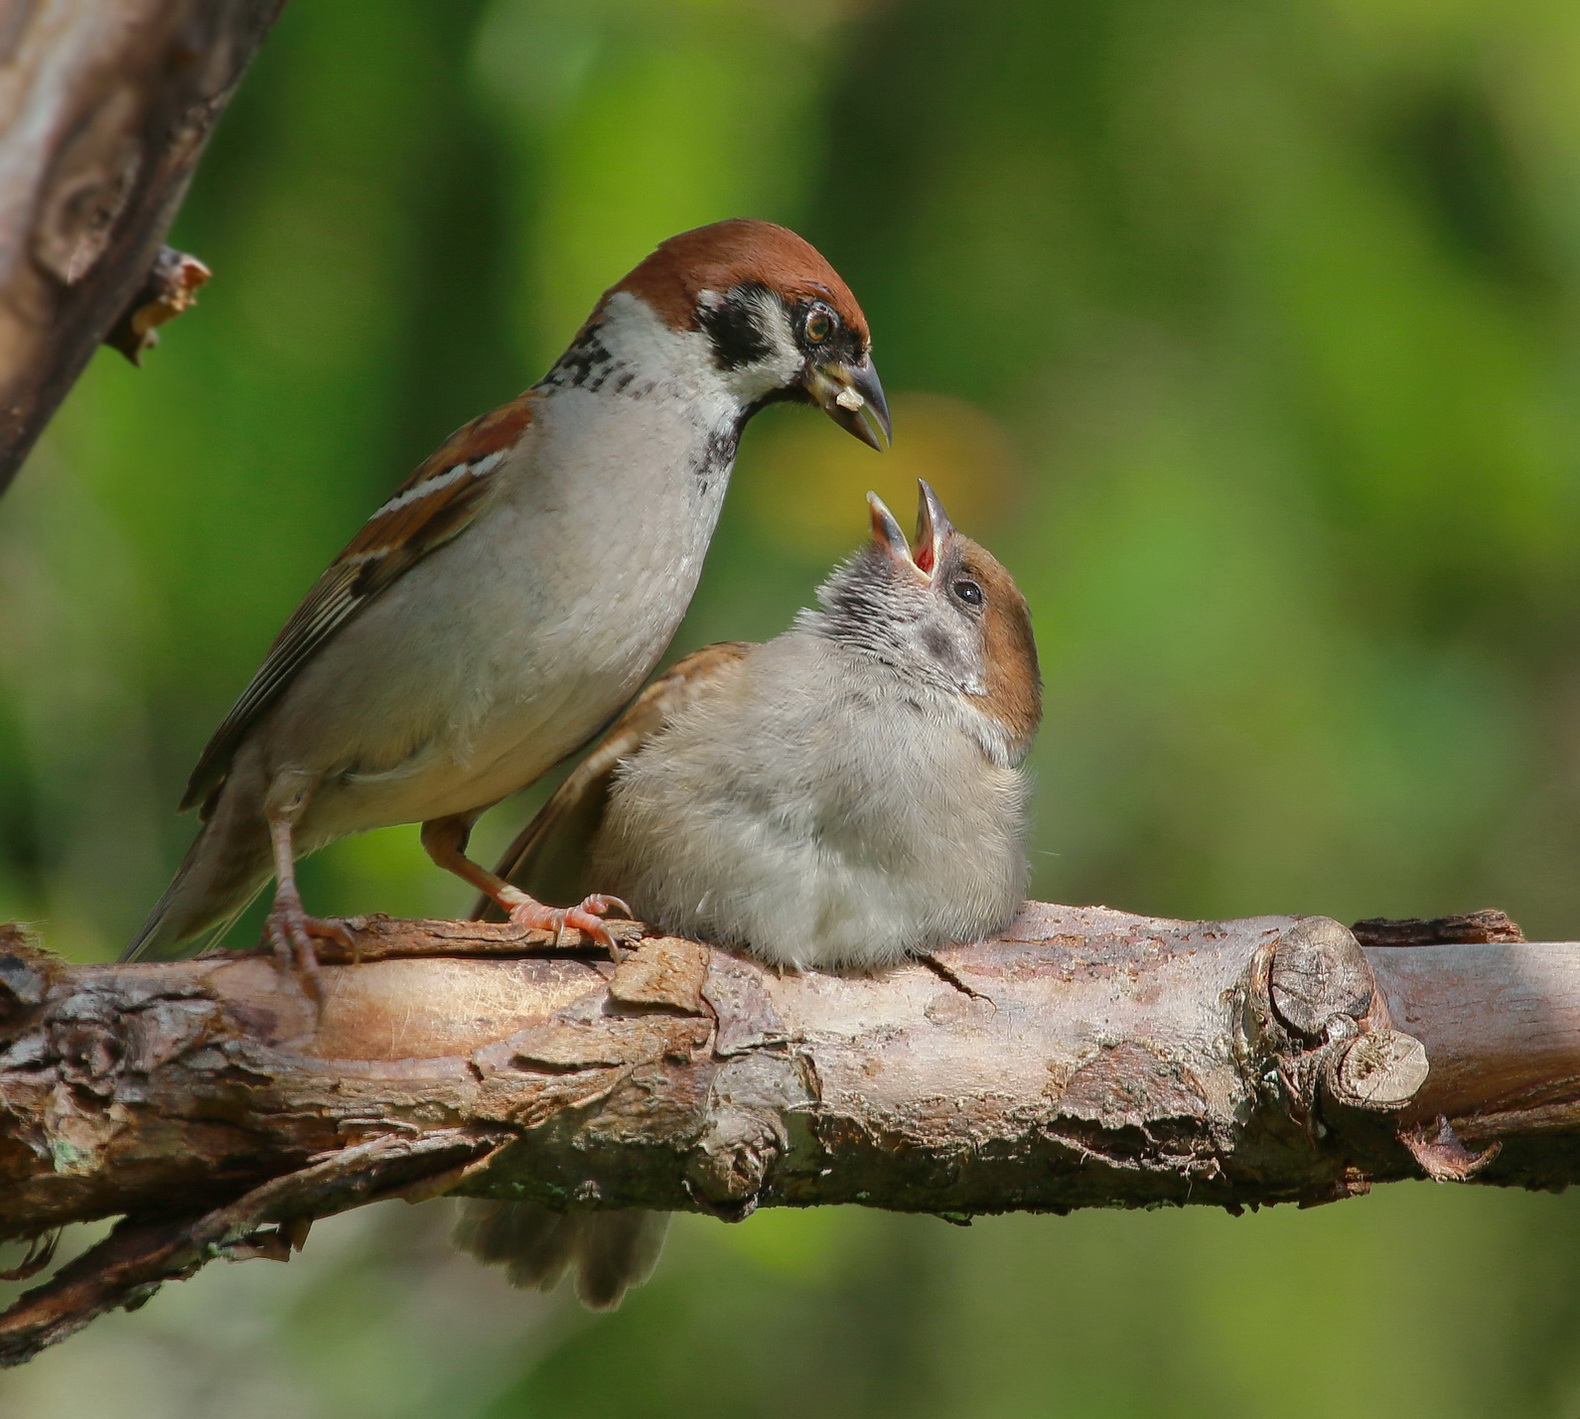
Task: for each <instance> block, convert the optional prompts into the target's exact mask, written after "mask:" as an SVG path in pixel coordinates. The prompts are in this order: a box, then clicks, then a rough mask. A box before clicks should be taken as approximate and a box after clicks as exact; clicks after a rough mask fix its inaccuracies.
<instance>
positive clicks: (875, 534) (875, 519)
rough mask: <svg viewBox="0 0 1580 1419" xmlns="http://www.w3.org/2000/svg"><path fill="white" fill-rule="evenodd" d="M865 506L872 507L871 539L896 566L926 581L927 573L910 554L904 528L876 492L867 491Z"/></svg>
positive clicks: (909, 545) (909, 546)
mask: <svg viewBox="0 0 1580 1419" xmlns="http://www.w3.org/2000/svg"><path fill="white" fill-rule="evenodd" d="M867 506H868V507H869V508H871V509H872V540H873V541H874V542H875V543H876V544H877V545H878V546H879V547H881V548H883V550H884V551H885V552H887V553H888V554H889V558H890V560H891V561H893V562H894V564H895V565H896V566H898V567H904V568H905V569H906V570H907V571H908V572H910V573H911V574H912V575H913V576H915V577H918V578H920V579H921V580H922V581H927V580H928V579H929V577H928V573H927V572H925V571H924V570H923V569H922V568H921V567H919V566H917V564H916V560H915V558H913V557H912V556H911V544H910V543H909V542H907V541H906V540H905V530H904V529H903V528H902V527H901V526H900V524H899V523H898V522H897V521H896V520H895V516H894V514H893V513H892V512H890V511H889V509H888V508H887V507H885V506H884V502H883V499H882V498H880V497H879V496H878V495H877V494H876V493H868V494H867Z"/></svg>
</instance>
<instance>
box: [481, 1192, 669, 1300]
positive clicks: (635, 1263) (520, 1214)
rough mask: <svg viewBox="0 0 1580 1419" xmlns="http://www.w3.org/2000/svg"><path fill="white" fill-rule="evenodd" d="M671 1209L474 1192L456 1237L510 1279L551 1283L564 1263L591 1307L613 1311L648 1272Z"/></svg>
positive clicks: (537, 1285) (534, 1285)
mask: <svg viewBox="0 0 1580 1419" xmlns="http://www.w3.org/2000/svg"><path fill="white" fill-rule="evenodd" d="M668 1230H669V1213H667V1212H647V1211H641V1210H638V1209H635V1208H632V1209H629V1210H624V1211H616V1212H555V1211H553V1210H551V1209H550V1208H547V1207H539V1206H538V1205H537V1204H536V1203H532V1202H498V1201H493V1200H487V1201H484V1200H478V1201H471V1202H465V1203H463V1204H462V1206H461V1217H460V1220H459V1221H458V1222H457V1223H456V1227H455V1244H456V1246H458V1247H459V1248H460V1249H461V1250H462V1251H464V1252H466V1253H468V1254H469V1255H471V1256H474V1257H476V1258H477V1260H478V1261H481V1262H485V1263H487V1264H489V1265H493V1266H503V1267H504V1268H505V1276H506V1278H507V1279H508V1280H509V1282H510V1284H511V1285H512V1286H517V1287H520V1288H522V1289H523V1290H531V1289H537V1290H539V1291H552V1290H553V1289H554V1288H555V1287H556V1286H557V1285H559V1283H560V1281H561V1279H562V1278H563V1277H564V1276H565V1273H566V1272H567V1271H569V1272H572V1273H573V1275H574V1278H575V1284H576V1295H577V1297H578V1299H579V1300H580V1301H581V1303H582V1304H583V1305H584V1306H586V1307H587V1308H588V1310H593V1311H612V1310H613V1309H614V1308H615V1307H616V1306H618V1305H619V1304H620V1301H621V1298H622V1297H623V1296H624V1295H625V1293H626V1291H627V1290H629V1289H630V1288H631V1287H632V1286H640V1285H641V1284H642V1283H643V1282H644V1281H646V1280H647V1279H648V1277H650V1276H651V1275H652V1274H653V1268H654V1267H655V1266H657V1265H658V1257H659V1253H660V1252H661V1251H662V1250H663V1247H664V1235H665V1233H666V1232H667V1231H668Z"/></svg>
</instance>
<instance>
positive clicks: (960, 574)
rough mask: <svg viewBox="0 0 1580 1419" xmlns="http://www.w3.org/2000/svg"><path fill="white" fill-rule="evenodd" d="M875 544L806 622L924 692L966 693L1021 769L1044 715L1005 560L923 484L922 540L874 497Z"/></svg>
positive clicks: (1020, 606) (1021, 607) (1026, 628)
mask: <svg viewBox="0 0 1580 1419" xmlns="http://www.w3.org/2000/svg"><path fill="white" fill-rule="evenodd" d="M867 502H868V505H869V506H870V508H871V511H872V540H871V541H870V542H869V543H868V544H867V545H866V546H865V547H863V548H862V549H861V551H859V552H857V553H856V555H855V556H854V557H852V558H851V559H850V560H849V561H848V562H846V563H845V564H844V565H843V566H842V567H840V568H839V570H838V571H836V572H835V573H834V575H833V576H832V577H830V578H829V579H828V581H826V582H825V583H824V584H823V586H822V587H821V588H819V590H818V601H819V603H820V604H821V606H822V608H823V609H822V611H821V612H814V613H810V615H811V620H810V622H809V624H810V625H811V627H812V628H813V629H816V630H819V631H821V632H822V633H823V634H825V635H828V636H830V637H831V638H832V639H834V640H837V641H840V642H842V643H844V644H847V645H851V646H854V647H856V648H858V649H859V650H860V651H862V652H863V653H864V654H867V655H871V656H872V657H873V658H875V659H877V660H879V661H881V662H883V663H884V664H886V665H889V666H892V667H893V668H894V669H895V670H897V671H898V672H899V673H900V674H902V675H903V676H905V677H906V678H907V679H909V680H911V681H913V682H914V683H915V684H916V685H917V686H918V687H919V688H920V687H923V686H926V687H930V688H932V689H933V690H936V691H943V692H945V693H949V694H953V695H956V696H959V697H962V698H963V699H964V700H965V701H966V702H967V703H968V704H969V705H970V706H971V707H972V708H973V709H974V710H975V711H976V712H977V713H978V714H980V715H982V716H983V717H984V718H985V719H986V720H987V721H988V722H989V723H990V724H991V725H992V726H993V727H994V730H995V732H994V734H993V735H992V736H991V743H992V745H993V746H994V747H995V748H997V749H1001V750H1002V757H1003V759H1004V761H1005V762H1007V763H1011V764H1017V763H1019V762H1020V761H1021V760H1022V759H1023V758H1025V756H1026V753H1027V751H1028V750H1029V749H1030V748H1031V741H1032V737H1033V736H1034V735H1035V734H1036V732H1037V725H1038V723H1039V722H1040V721H1041V719H1042V676H1041V673H1040V672H1039V670H1038V667H1037V645H1036V641H1035V640H1034V639H1033V638H1032V632H1031V612H1030V610H1029V609H1028V608H1027V605H1026V598H1025V597H1024V596H1022V595H1021V594H1020V588H1019V587H1017V586H1016V585H1015V581H1014V579H1013V578H1012V577H1011V576H1010V574H1009V572H1007V571H1006V570H1005V569H1004V567H1003V566H1002V565H1001V564H1000V563H999V561H998V559H997V558H996V557H994V556H993V554H992V553H991V552H989V551H988V550H987V549H986V548H985V547H982V546H979V545H978V544H977V543H975V542H973V541H972V540H971V539H970V538H969V537H967V536H965V535H964V534H962V533H960V532H957V531H956V530H955V528H954V527H953V525H952V524H951V523H950V521H949V516H948V514H947V513H945V511H944V507H943V504H942V503H941V502H939V500H938V495H937V494H936V493H935V492H933V490H932V489H931V488H930V487H929V486H928V485H927V484H926V483H921V484H920V509H919V512H918V516H917V529H916V540H915V543H914V545H913V544H911V543H910V542H907V540H906V537H905V533H904V532H903V531H902V530H901V528H900V524H899V523H898V522H896V521H895V518H894V514H893V513H891V512H890V511H889V509H888V508H887V507H885V506H884V504H883V500H882V499H881V498H879V497H878V495H877V494H876V493H869V494H867Z"/></svg>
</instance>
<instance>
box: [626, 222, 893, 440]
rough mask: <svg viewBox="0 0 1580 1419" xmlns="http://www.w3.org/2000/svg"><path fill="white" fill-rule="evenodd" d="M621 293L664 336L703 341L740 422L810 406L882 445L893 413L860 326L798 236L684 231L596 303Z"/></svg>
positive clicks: (754, 227)
mask: <svg viewBox="0 0 1580 1419" xmlns="http://www.w3.org/2000/svg"><path fill="white" fill-rule="evenodd" d="M620 293H624V294H626V295H628V296H633V297H635V298H636V299H638V300H640V301H642V302H643V303H644V304H645V305H646V306H647V307H648V308H649V309H650V310H652V311H653V312H654V313H655V314H657V315H658V316H659V318H660V319H661V320H662V321H663V322H664V323H665V324H666V325H667V326H668V327H669V328H670V329H671V330H674V331H677V332H687V331H690V332H697V333H700V334H702V335H705V336H706V338H707V341H708V352H709V357H710V359H711V361H712V363H713V365H714V366H715V368H716V369H717V370H719V371H720V372H721V374H722V375H723V376H724V378H725V379H726V380H727V381H728V383H729V384H730V385H731V386H732V388H734V389H735V390H737V391H738V393H739V396H740V398H741V402H742V404H743V406H744V409H745V412H746V413H748V414H750V413H752V412H755V410H757V409H758V408H761V407H762V405H764V404H768V403H772V402H773V401H775V400H780V399H799V400H808V401H811V402H812V403H815V404H817V405H819V406H820V407H821V408H822V409H823V411H824V412H825V413H827V414H828V416H829V417H830V418H831V419H833V420H834V422H835V423H836V424H838V425H840V427H841V428H843V429H846V430H848V431H849V432H850V433H852V434H854V435H855V436H856V437H857V438H859V439H861V440H862V441H863V442H864V443H868V444H871V445H872V446H873V447H874V448H877V449H883V448H887V447H888V444H889V438H890V425H889V408H888V404H887V403H886V402H885V400H884V397H883V386H882V385H881V384H880V383H879V382H878V375H877V371H876V370H874V369H873V366H872V337H871V335H870V333H869V332H868V329H867V318H866V317H865V316H864V315H863V314H862V313H861V307H860V306H859V305H857V304H856V298H855V297H854V296H853V295H851V293H850V288H849V287H848V286H847V285H846V284H845V283H844V281H842V280H841V279H840V276H839V273H838V272H837V271H835V270H834V268H833V267H832V266H830V265H829V264H828V262H827V261H826V260H824V258H823V256H822V254H821V253H820V252H819V251H818V250H817V248H816V247H814V246H813V245H812V244H811V243H810V242H808V241H805V240H803V239H802V238H801V237H798V236H797V235H796V234H795V233H794V232H792V231H790V230H788V229H787V228H785V227H780V226H775V225H774V223H772V222H759V221H752V220H750V219H747V218H744V217H737V218H732V219H731V220H729V221H725V222H714V223H713V224H712V225H710V226H706V227H697V228H695V229H694V230H692V231H689V232H681V233H680V235H679V236H673V237H670V239H669V240H668V241H666V242H664V243H663V244H662V245H661V246H659V248H658V250H656V251H655V252H654V253H653V254H652V255H651V256H649V257H648V258H647V259H646V260H645V261H643V262H642V263H641V265H639V266H638V267H637V268H636V269H635V270H634V271H632V272H631V274H630V275H629V276H627V277H626V278H625V279H624V280H623V281H621V282H620V283H619V284H618V285H617V286H614V287H613V288H612V289H611V290H610V291H609V292H608V293H607V294H606V295H605V297H604V305H605V306H607V305H608V304H609V303H610V302H611V301H612V300H613V299H614V298H615V297H616V296H617V295H618V294H620ZM601 309H602V307H601ZM595 318H596V317H595Z"/></svg>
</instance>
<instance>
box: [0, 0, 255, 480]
mask: <svg viewBox="0 0 1580 1419" xmlns="http://www.w3.org/2000/svg"><path fill="white" fill-rule="evenodd" d="M282 3H283V0H6V3H4V4H0V491H4V489H5V487H6V485H7V484H8V483H9V482H10V480H11V478H12V476H13V475H14V474H15V472H16V470H17V468H18V466H19V465H20V464H21V462H22V460H23V458H25V457H26V456H27V452H28V450H29V449H30V448H32V446H33V442H34V440H35V439H37V437H38V435H39V433H40V431H41V430H42V429H43V427H44V425H45V424H46V423H47V422H48V421H49V418H50V416H51V415H52V414H53V413H54V412H55V409H56V407H57V406H58V405H59V404H60V401H61V400H62V399H63V398H65V395H66V392H67V390H69V389H70V388H71V386H72V384H73V383H74V382H75V381H76V379H77V376H78V375H79V374H81V373H82V370H83V367H84V366H85V365H86V364H87V363H88V360H89V358H90V357H91V356H92V354H93V352H94V350H95V349H96V348H97V347H98V345H99V344H100V342H101V341H103V340H105V339H107V338H112V337H113V338H112V343H114V344H115V345H116V347H117V348H119V349H122V350H124V351H125V352H126V353H127V354H128V355H130V356H131V357H132V358H133V359H136V358H137V357H138V355H139V354H140V352H141V351H142V349H144V348H145V347H146V346H147V345H148V344H150V343H152V328H153V326H154V325H156V324H158V323H160V321H162V320H165V319H168V318H169V317H170V316H171V315H174V314H176V313H178V312H179V311H180V310H181V309H183V308H184V306H185V305H186V304H187V303H189V301H190V297H191V292H192V291H193V289H195V287H196V285H198V284H200V283H201V281H202V280H203V279H204V278H205V277H206V276H207V272H206V271H204V270H203V268H202V266H201V263H197V262H195V261H193V260H192V258H190V257H185V258H183V257H181V256H180V255H179V254H178V253H170V254H169V256H168V257H166V258H165V259H164V260H163V261H161V260H160V254H161V252H160V243H161V241H162V240H163V239H164V234H165V232H166V230H167V229H168V228H169V226H170V222H171V219H172V218H173V217H174V216H175V212H176V209H177V207H179V206H180V203H181V199H182V197H183V196H184V195H185V193H186V187H187V183H188V181H189V180H190V178H191V176H192V172H193V169H194V168H195V167H196V166H197V161H198V158H199V156H200V155H201V153H202V151H203V146H204V144H205V143H206V142H207V140H208V136H209V134H210V133H211V132H212V130H213V128H214V124H215V123H216V122H217V121H218V119H219V116H220V114H221V113H222V112H223V111H224V108H225V105H226V104H227V103H228V102H229V100H230V96H231V94H232V93H233V92H234V90H235V87H236V85H237V83H238V82H239V81H240V79H241V76H242V74H243V72H244V71H245V70H246V67H247V65H248V63H249V62H250V61H251V59H252V56H253V54H254V53H255V52H256V50H257V48H258V45H259V44H260V43H261V42H262V40H263V36H264V34H265V33H266V32H267V30H268V28H269V26H270V24H271V23H272V22H273V20H274V17H275V15H276V14H277V13H278V11H279V9H280V6H281V4H282Z"/></svg>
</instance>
